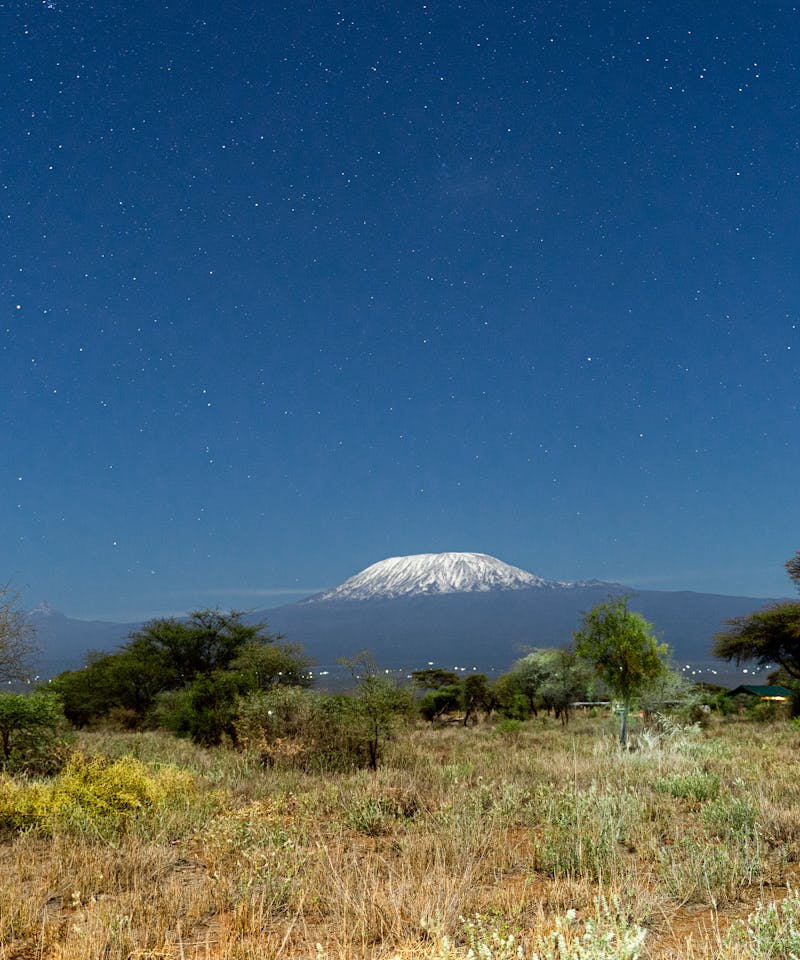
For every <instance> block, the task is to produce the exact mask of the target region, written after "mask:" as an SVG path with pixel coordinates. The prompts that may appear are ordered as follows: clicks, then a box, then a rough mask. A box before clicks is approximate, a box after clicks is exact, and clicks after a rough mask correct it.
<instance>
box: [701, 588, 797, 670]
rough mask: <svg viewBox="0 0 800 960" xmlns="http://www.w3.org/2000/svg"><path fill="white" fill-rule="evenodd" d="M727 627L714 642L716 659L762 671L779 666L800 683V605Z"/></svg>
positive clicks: (777, 608) (777, 606)
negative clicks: (772, 666) (758, 668)
mask: <svg viewBox="0 0 800 960" xmlns="http://www.w3.org/2000/svg"><path fill="white" fill-rule="evenodd" d="M727 623H728V624H729V626H728V629H727V630H725V631H722V632H721V633H718V634H717V635H716V637H715V638H714V656H716V657H720V659H722V660H732V661H735V662H736V663H737V664H742V663H747V662H749V661H751V660H752V661H755V662H756V663H757V664H758V666H759V667H761V668H764V667H769V666H770V665H771V664H778V666H780V667H782V668H783V669H784V670H785V671H786V673H788V674H789V676H790V677H793V678H794V679H795V680H800V603H789V602H785V603H776V604H773V605H772V606H770V607H765V608H764V609H763V610H757V611H756V612H755V613H751V614H748V615H747V616H744V617H734V618H733V619H731V620H728V621H727Z"/></svg>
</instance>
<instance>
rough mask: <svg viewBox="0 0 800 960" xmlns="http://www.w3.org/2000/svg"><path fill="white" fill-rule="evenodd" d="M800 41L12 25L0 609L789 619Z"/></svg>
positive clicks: (45, 7)
mask: <svg viewBox="0 0 800 960" xmlns="http://www.w3.org/2000/svg"><path fill="white" fill-rule="evenodd" d="M798 37H800V13H798V11H797V8H794V7H792V6H791V5H789V4H783V3H773V2H768V0H767V2H765V0H758V2H746V3H745V2H733V3H722V2H716V0H711V2H707V3H702V4H701V3H697V2H696V0H692V2H691V3H690V2H685V0H676V2H672V3H663V2H661V0H657V2H655V0H654V2H645V3H636V4H628V3H623V2H611V3H599V2H570V3H566V4H565V3H562V2H553V3H547V2H541V3H538V2H533V3H510V2H503V0H492V2H464V3H457V2H453V0H446V2H429V3H419V2H413V3H405V2H404V3H392V4H388V3H384V2H380V0H361V2H350V0H344V2H337V3H331V2H327V0H315V2H313V3H307V4H303V3H294V2H293V3H289V4H286V5H285V6H282V5H280V4H273V3H254V2H252V0H250V2H242V0H227V2H225V3H220V2H219V0H213V2H206V0H197V2H188V0H187V2H181V3H178V2H164V0H158V2H155V0H138V2H136V3H131V2H125V3H122V2H118V0H103V2H91V0H45V2H39V0H36V2H34V0H13V2H12V0H5V2H0V79H1V80H2V97H1V98H0V131H2V136H1V137H0V222H2V234H1V235H0V311H1V313H2V320H1V322H0V327H1V328H2V339H1V340H0V345H1V350H0V365H1V366H0V373H1V382H0V395H1V396H2V435H1V436H0V441H1V442H2V457H1V458H0V530H2V537H0V579H2V578H6V577H13V580H14V583H15V585H16V586H17V588H19V589H20V590H21V591H22V594H23V596H24V598H25V600H26V602H27V603H29V604H31V605H32V604H34V603H36V602H38V601H40V600H43V599H46V600H48V601H49V602H51V603H52V604H53V605H54V606H56V607H57V608H59V609H60V610H62V611H64V612H66V613H68V614H70V615H73V616H103V617H108V618H114V619H121V618H134V617H135V618H138V617H140V616H148V615H155V614H160V613H164V612H179V611H185V610H187V609H188V608H190V607H192V606H195V605H206V604H209V605H216V604H220V605H223V606H230V605H234V606H236V607H240V608H241V607H245V608H252V607H265V606H271V605H275V604H277V603H278V602H281V601H283V600H289V599H292V597H293V596H297V595H298V594H292V593H290V592H289V591H298V592H299V593H304V592H310V591H312V590H315V589H317V588H322V587H326V586H330V585H333V584H335V583H338V582H340V581H341V580H343V579H345V578H346V577H348V576H350V575H352V574H353V573H355V572H357V571H358V570H360V569H361V568H363V567H364V566H367V565H368V564H370V563H373V562H375V561H377V560H380V559H382V558H384V557H386V556H390V555H398V554H406V553H421V552H429V551H440V550H478V551H482V552H485V553H490V554H493V555H495V556H498V557H500V558H501V559H503V560H506V561H508V562H510V563H514V564H516V565H518V566H522V567H524V568H526V569H528V570H530V571H532V572H534V573H537V574H539V575H541V576H545V577H557V578H561V579H578V578H589V577H597V578H602V579H614V580H620V581H623V582H626V583H629V584H632V585H640V586H643V587H644V586H646V587H650V588H663V589H679V588H686V589H694V590H701V591H714V592H722V593H740V594H752V595H756V596H769V595H773V596H775V595H791V593H792V590H791V585H790V584H789V582H788V580H787V579H786V577H785V575H784V571H783V562H784V561H785V560H786V559H788V558H789V557H790V556H791V555H792V554H793V553H794V552H795V550H797V549H798V548H800V523H798V520H799V519H800V508H799V507H798V483H797V475H798V430H797V428H798V402H797V397H798V392H800V386H799V380H800V376H799V375H800V269H799V267H800V264H799V263H798V252H800V141H799V136H800V134H799V133H798V131H800V71H799V70H798V61H800V48H799V47H798Z"/></svg>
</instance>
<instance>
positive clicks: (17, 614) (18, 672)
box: [0, 582, 34, 680]
mask: <svg viewBox="0 0 800 960" xmlns="http://www.w3.org/2000/svg"><path fill="white" fill-rule="evenodd" d="M33 652H34V647H33V629H32V627H31V625H30V624H29V623H28V620H27V618H26V616H25V613H24V612H23V611H22V609H21V608H20V606H19V596H18V595H17V593H16V592H15V591H14V590H13V589H12V588H11V584H10V582H9V583H5V584H3V585H2V586H0V680H27V679H28V677H29V676H30V670H29V667H28V660H29V658H30V657H31V655H32V654H33Z"/></svg>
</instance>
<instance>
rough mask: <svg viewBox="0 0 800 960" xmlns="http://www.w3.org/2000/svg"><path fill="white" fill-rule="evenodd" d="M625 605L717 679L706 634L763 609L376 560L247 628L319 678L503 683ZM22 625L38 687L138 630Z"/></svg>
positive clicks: (440, 563) (429, 557) (429, 560)
mask: <svg viewBox="0 0 800 960" xmlns="http://www.w3.org/2000/svg"><path fill="white" fill-rule="evenodd" d="M623 593H626V594H629V595H630V597H631V599H630V603H629V606H630V608H631V609H632V610H636V611H637V612H639V613H642V614H643V615H644V616H645V617H646V618H647V619H648V620H649V621H651V622H652V623H653V624H654V625H655V630H656V634H657V636H658V637H659V639H660V640H664V641H666V642H667V643H668V644H669V645H670V646H671V647H672V650H673V652H674V654H675V657H676V659H677V660H678V661H679V662H680V663H681V664H683V663H691V664H692V666H693V667H702V666H711V665H713V666H714V667H716V668H717V669H719V671H720V675H721V676H722V675H724V674H729V675H730V674H732V671H731V669H730V668H728V667H727V666H726V665H723V664H720V663H719V662H714V663H713V664H712V659H711V643H712V638H713V636H714V634H715V633H716V632H717V631H718V630H720V629H722V628H723V626H724V622H725V620H726V619H728V618H730V617H736V616H740V615H743V614H747V613H750V612H752V611H753V610H757V609H758V608H760V607H763V606H764V605H765V604H766V603H768V601H767V600H764V599H763V598H758V597H731V596H721V595H717V594H706V593H693V592H690V591H680V592H666V591H656V590H639V591H636V590H632V589H630V588H628V587H625V586H624V585H622V584H619V583H609V582H605V581H601V580H581V581H577V582H564V581H560V580H547V579H544V578H542V577H539V576H536V575H535V574H533V573H529V572H528V571H526V570H522V569H520V568H519V567H514V566H511V565H509V564H507V563H503V562H502V561H501V560H498V559H496V558H495V557H490V556H488V555H486V554H483V553H423V554H417V555H414V556H408V557H390V558H388V559H386V560H382V561H380V562H379V563H375V564H372V566H369V567H367V568H366V569H365V570H362V571H361V572H360V573H357V574H356V575H355V576H353V577H350V578H349V579H348V580H345V581H344V582H343V583H341V584H339V585H338V586H336V587H333V588H332V589H330V590H326V591H323V592H322V593H318V594H315V595H314V596H312V597H308V598H307V599H305V600H301V601H299V602H296V603H291V604H287V605H285V606H280V607H274V608H271V609H266V610H259V611H255V612H253V613H250V614H248V615H247V617H246V620H248V621H249V622H262V621H263V622H266V624H267V628H268V630H269V631H270V632H271V633H280V634H283V635H284V636H285V638H286V640H287V641H288V642H291V643H300V644H303V645H304V646H305V648H306V651H307V653H308V654H309V656H310V657H311V658H312V659H313V660H314V661H315V662H316V663H317V664H318V665H319V666H321V667H322V666H328V665H331V664H333V663H334V662H335V660H336V658H338V657H342V656H345V657H347V656H353V655H354V654H357V653H359V652H361V651H363V650H368V651H370V652H371V653H372V655H373V656H374V658H375V661H376V662H377V663H379V664H380V665H381V666H384V667H387V668H404V669H416V668H418V667H420V666H424V665H425V664H426V663H428V661H433V662H435V663H436V665H437V666H445V667H447V668H451V667H455V666H463V667H466V668H467V669H471V668H472V667H473V666H474V667H477V668H478V669H479V670H482V671H486V672H492V671H500V672H502V671H504V670H506V669H507V668H508V667H509V666H510V664H511V663H512V662H513V661H514V660H515V659H517V658H518V657H520V656H522V655H524V653H525V651H526V650H527V649H530V648H532V647H551V646H562V645H564V644H566V643H569V641H570V640H571V639H572V634H573V632H574V631H575V630H577V629H578V627H579V626H580V623H581V617H582V614H583V612H585V611H587V610H589V609H590V608H591V607H592V606H594V604H596V603H598V602H600V601H602V600H606V599H607V598H608V597H609V596H619V595H620V594H623ZM31 622H32V625H33V626H34V628H35V629H36V633H37V640H38V643H39V646H40V647H41V648H42V654H43V655H42V659H41V661H40V672H42V673H43V674H44V675H53V674H54V673H57V672H59V671H60V670H65V669H72V668H75V667H78V666H80V665H81V664H82V662H83V660H84V657H85V655H86V653H87V652H88V651H89V650H104V651H111V650H113V649H115V648H117V647H119V645H120V644H121V643H123V642H124V641H125V638H126V636H127V635H128V634H129V633H130V632H131V631H132V630H134V629H136V628H137V627H138V626H139V625H137V624H115V623H99V622H88V621H80V620H70V619H68V618H66V617H64V616H63V615H61V614H58V613H56V612H55V611H52V610H50V609H48V608H46V607H45V608H40V609H39V610H37V611H34V612H33V613H32V614H31ZM731 679H732V677H731ZM737 682H738V681H737Z"/></svg>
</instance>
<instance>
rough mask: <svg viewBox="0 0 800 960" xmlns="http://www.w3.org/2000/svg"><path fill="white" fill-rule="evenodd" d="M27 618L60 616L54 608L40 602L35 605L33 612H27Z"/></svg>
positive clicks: (43, 601)
mask: <svg viewBox="0 0 800 960" xmlns="http://www.w3.org/2000/svg"><path fill="white" fill-rule="evenodd" d="M28 614H29V616H37V617H58V616H61V614H60V613H59V612H58V610H56V609H55V607H53V606H51V605H50V604H49V603H48V602H47V601H46V600H42V602H41V603H39V604H37V605H36V606H35V607H34V608H33V610H29V611H28Z"/></svg>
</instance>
